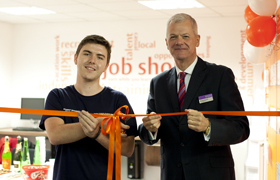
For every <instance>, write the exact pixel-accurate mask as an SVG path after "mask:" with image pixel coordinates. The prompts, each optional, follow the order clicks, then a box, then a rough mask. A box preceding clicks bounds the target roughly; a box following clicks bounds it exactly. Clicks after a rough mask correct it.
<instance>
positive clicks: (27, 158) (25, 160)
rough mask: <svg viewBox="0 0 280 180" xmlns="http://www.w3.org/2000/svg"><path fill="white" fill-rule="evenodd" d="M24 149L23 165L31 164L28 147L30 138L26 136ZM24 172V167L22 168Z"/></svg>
mask: <svg viewBox="0 0 280 180" xmlns="http://www.w3.org/2000/svg"><path fill="white" fill-rule="evenodd" d="M23 139H24V142H23V150H22V158H21V167H22V166H24V165H29V164H30V154H29V149H28V138H27V137H25V138H23ZM21 172H22V168H21Z"/></svg>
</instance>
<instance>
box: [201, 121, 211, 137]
mask: <svg viewBox="0 0 280 180" xmlns="http://www.w3.org/2000/svg"><path fill="white" fill-rule="evenodd" d="M207 119H208V118H207ZM208 122H209V125H208V127H207V128H206V130H205V131H204V132H203V133H204V134H205V135H206V136H207V135H208V133H209V131H210V127H211V123H210V121H209V119H208Z"/></svg>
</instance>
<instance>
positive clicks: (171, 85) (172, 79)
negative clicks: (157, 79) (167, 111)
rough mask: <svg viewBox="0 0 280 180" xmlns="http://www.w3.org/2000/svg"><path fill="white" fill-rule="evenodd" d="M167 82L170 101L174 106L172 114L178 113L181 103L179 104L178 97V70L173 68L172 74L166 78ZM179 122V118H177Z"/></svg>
mask: <svg viewBox="0 0 280 180" xmlns="http://www.w3.org/2000/svg"><path fill="white" fill-rule="evenodd" d="M166 82H167V89H168V92H169V95H170V97H169V98H170V100H171V104H172V108H173V109H172V112H177V111H178V110H179V109H180V107H179V102H178V96H177V74H176V69H175V67H173V68H172V69H171V70H170V73H169V75H168V77H167V78H166ZM176 117H177V118H178V120H179V117H178V116H176Z"/></svg>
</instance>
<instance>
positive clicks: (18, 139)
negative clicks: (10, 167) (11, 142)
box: [13, 136, 22, 173]
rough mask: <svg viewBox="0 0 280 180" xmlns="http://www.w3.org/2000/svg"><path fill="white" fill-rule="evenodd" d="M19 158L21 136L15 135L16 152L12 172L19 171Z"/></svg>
mask: <svg viewBox="0 0 280 180" xmlns="http://www.w3.org/2000/svg"><path fill="white" fill-rule="evenodd" d="M21 159H22V145H21V137H20V136H18V137H17V146H16V152H15V155H14V160H13V161H14V162H13V163H14V173H20V171H21Z"/></svg>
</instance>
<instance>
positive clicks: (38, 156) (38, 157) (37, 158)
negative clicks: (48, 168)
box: [33, 137, 41, 165]
mask: <svg viewBox="0 0 280 180" xmlns="http://www.w3.org/2000/svg"><path fill="white" fill-rule="evenodd" d="M33 164H36V165H40V164H41V152H40V139H39V137H36V145H35V152H34V159H33Z"/></svg>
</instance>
